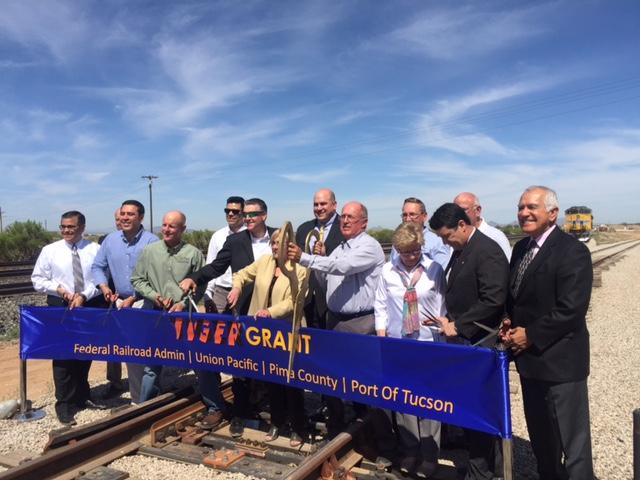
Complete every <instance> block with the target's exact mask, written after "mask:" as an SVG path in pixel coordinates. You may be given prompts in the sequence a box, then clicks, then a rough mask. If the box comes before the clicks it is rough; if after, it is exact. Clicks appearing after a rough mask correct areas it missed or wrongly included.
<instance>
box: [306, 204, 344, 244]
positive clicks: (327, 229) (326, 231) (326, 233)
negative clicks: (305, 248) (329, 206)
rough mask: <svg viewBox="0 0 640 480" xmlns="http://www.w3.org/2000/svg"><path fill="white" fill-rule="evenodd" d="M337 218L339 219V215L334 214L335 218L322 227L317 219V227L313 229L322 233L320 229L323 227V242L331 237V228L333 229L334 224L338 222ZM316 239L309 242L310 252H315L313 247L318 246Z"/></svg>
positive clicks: (313, 238)
mask: <svg viewBox="0 0 640 480" xmlns="http://www.w3.org/2000/svg"><path fill="white" fill-rule="evenodd" d="M336 218H338V214H337V213H334V214H333V216H332V217H331V218H330V219H329V221H328V222H327V223H325V224H324V225H322V224H321V223H320V222H319V221H318V220H317V219H316V226H315V227H313V229H314V230H315V231H316V232H318V233H320V227H321V226H323V227H324V230H323V231H322V237H323V238H322V240H323V241H325V242H326V241H327V237H328V236H329V232H330V231H331V227H333V224H334V223H335V222H336ZM316 241H317V240H316V237H311V240H310V241H309V250H310V251H312V252H313V247H314V246H315V244H316Z"/></svg>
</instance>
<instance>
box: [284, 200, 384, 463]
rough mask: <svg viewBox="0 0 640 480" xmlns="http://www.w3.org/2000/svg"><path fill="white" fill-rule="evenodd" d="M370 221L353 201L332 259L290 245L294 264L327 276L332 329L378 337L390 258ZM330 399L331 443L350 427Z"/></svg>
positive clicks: (357, 407)
mask: <svg viewBox="0 0 640 480" xmlns="http://www.w3.org/2000/svg"><path fill="white" fill-rule="evenodd" d="M367 222H368V213H367V208H366V207H365V206H364V205H363V204H362V203H360V202H348V203H347V204H345V206H344V207H343V208H342V215H341V216H340V232H341V233H342V236H343V237H344V239H345V240H344V241H343V242H342V243H340V245H339V246H338V247H337V248H336V249H335V250H333V252H331V254H330V255H329V256H323V255H311V254H308V253H303V252H302V249H301V248H300V247H299V246H298V245H296V244H295V243H293V242H291V243H289V246H288V251H287V253H288V257H289V260H292V261H294V262H299V263H300V265H302V266H304V267H308V268H311V269H312V270H315V271H316V272H318V273H322V274H324V275H326V278H327V307H328V312H327V313H328V316H327V329H328V330H336V331H341V332H349V333H360V334H364V335H373V334H375V319H374V309H373V307H374V303H375V291H376V286H377V284H378V279H379V277H380V273H381V272H382V266H383V265H384V260H385V259H384V252H383V251H382V247H381V246H380V243H378V241H377V240H376V239H375V238H373V237H371V236H370V235H368V234H367V232H366V230H367ZM326 400H327V407H328V409H329V416H328V419H327V431H328V435H329V438H333V437H334V436H335V435H337V434H338V433H339V432H341V431H342V430H343V429H344V427H345V425H344V405H343V403H342V400H341V399H339V398H336V397H327V399H326ZM354 408H355V410H356V415H358V416H361V415H362V414H363V412H364V410H366V407H365V406H364V405H360V404H355V405H354ZM376 421H377V420H374V422H376ZM374 428H375V425H374ZM380 440H381V439H380V438H378V448H379V449H381V450H382V452H381V455H385V456H387V455H389V456H390V455H391V453H387V452H385V451H384V449H385V448H386V449H388V450H390V449H391V448H392V447H391V442H388V443H387V444H386V445H382V443H381V441H380Z"/></svg>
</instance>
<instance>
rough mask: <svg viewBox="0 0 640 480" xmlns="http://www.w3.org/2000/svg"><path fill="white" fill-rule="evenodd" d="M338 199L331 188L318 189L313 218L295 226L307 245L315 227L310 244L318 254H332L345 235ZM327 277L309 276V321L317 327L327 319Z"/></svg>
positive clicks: (301, 242) (302, 244)
mask: <svg viewBox="0 0 640 480" xmlns="http://www.w3.org/2000/svg"><path fill="white" fill-rule="evenodd" d="M337 207H338V203H337V202H336V195H335V193H333V191H331V190H329V189H328V188H322V189H320V190H318V191H317V192H316V193H315V195H314V196H313V215H314V217H315V218H314V219H313V220H309V221H308V222H305V223H303V224H302V225H300V226H299V227H298V229H297V230H296V243H297V244H298V246H299V247H300V248H305V243H306V239H307V236H308V235H309V233H310V232H312V231H315V232H317V234H318V239H317V240H316V239H315V238H314V237H312V238H311V241H310V242H309V246H310V249H311V252H312V253H314V254H316V255H322V256H326V255H331V252H333V250H334V249H335V248H336V247H337V246H338V245H340V242H342V241H343V240H344V236H343V235H342V232H341V231H340V215H338V212H337V211H336V210H337ZM326 295H327V281H326V278H325V277H324V276H323V275H315V274H314V275H311V277H310V278H309V297H308V299H307V304H306V306H305V308H304V316H305V318H306V320H307V325H309V326H310V327H315V328H326V323H327V300H326Z"/></svg>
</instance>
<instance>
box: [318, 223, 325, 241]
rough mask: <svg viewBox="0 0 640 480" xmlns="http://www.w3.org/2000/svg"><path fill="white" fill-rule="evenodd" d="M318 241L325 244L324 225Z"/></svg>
mask: <svg viewBox="0 0 640 480" xmlns="http://www.w3.org/2000/svg"><path fill="white" fill-rule="evenodd" d="M318 241H319V242H324V225H320V232H319V233H318Z"/></svg>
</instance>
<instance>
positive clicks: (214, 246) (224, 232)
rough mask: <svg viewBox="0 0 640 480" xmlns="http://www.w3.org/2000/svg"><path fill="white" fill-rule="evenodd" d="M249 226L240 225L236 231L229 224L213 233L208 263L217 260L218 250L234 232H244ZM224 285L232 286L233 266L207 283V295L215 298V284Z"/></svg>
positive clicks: (208, 252) (208, 251) (224, 286)
mask: <svg viewBox="0 0 640 480" xmlns="http://www.w3.org/2000/svg"><path fill="white" fill-rule="evenodd" d="M246 229H247V227H246V226H245V225H242V226H240V228H239V229H238V230H236V232H232V231H231V229H230V228H229V226H228V225H227V226H226V227H224V228H221V229H220V230H217V231H216V232H215V233H214V234H213V235H211V240H210V241H209V249H208V250H207V263H211V262H213V261H214V260H215V258H216V256H217V255H218V252H219V251H220V250H221V249H222V246H223V245H224V242H225V240H226V239H227V237H228V236H229V235H231V234H232V233H238V232H242V231H243V230H246ZM216 285H217V286H219V287H223V288H231V267H229V268H227V271H226V272H224V273H223V274H222V275H220V276H219V277H217V278H214V279H213V280H211V281H210V282H209V283H208V285H207V296H208V297H210V298H213V289H214V287H215V286H216Z"/></svg>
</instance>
